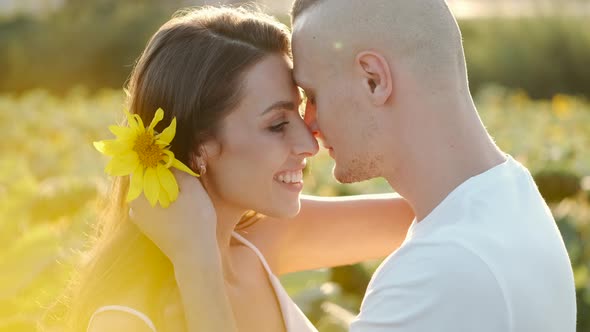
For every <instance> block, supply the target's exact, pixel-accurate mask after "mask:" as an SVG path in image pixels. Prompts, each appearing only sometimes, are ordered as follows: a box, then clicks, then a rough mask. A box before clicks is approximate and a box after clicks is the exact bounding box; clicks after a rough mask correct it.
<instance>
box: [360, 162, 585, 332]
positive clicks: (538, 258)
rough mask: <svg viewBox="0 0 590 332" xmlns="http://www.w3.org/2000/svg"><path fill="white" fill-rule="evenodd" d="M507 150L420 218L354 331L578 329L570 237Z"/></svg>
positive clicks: (378, 275)
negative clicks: (567, 245)
mask: <svg viewBox="0 0 590 332" xmlns="http://www.w3.org/2000/svg"><path fill="white" fill-rule="evenodd" d="M507 158H508V160H507V161H506V162H504V163H503V164H501V165H498V166H496V167H494V168H492V169H490V170H488V171H486V172H484V173H482V174H480V175H478V176H475V177H473V178H470V179H469V180H467V181H465V182H464V183H463V184H461V185H460V186H459V187H457V188H456V189H455V190H454V191H452V192H451V193H450V194H449V195H448V196H447V197H446V198H445V199H444V201H443V202H442V203H441V204H440V205H439V206H437V207H436V208H435V209H434V210H433V211H432V213H430V215H428V216H427V217H426V218H424V219H423V220H422V221H420V222H419V223H416V221H414V223H413V224H412V226H411V227H410V229H409V231H408V234H407V237H406V239H405V241H404V243H403V244H402V246H401V247H400V248H399V249H398V250H397V251H395V252H394V253H393V254H391V255H390V256H389V257H388V258H387V259H386V260H385V261H384V262H383V263H382V264H381V266H380V267H379V268H378V270H377V271H376V272H375V274H374V276H373V278H372V280H371V283H370V284H369V286H368V289H367V293H366V295H365V298H364V300H363V303H362V306H361V312H360V314H359V315H358V317H357V318H356V319H355V320H354V321H353V322H352V324H351V328H350V331H351V332H382V331H391V332H395V331H400V332H401V331H403V332H433V331H444V332H446V331H449V332H451V331H452V332H474V331H477V332H504V331H506V332H549V331H551V332H575V330H576V297H575V286H574V278H573V272H572V267H571V263H570V260H569V257H568V254H567V251H566V249H565V245H564V243H563V239H562V237H561V235H560V233H559V230H558V229H557V226H556V224H555V221H554V219H553V217H552V215H551V212H550V210H549V208H548V207H547V204H546V203H545V201H544V200H543V199H542V198H541V196H540V194H539V191H538V189H537V186H536V184H535V183H534V181H533V179H532V177H531V175H530V173H529V172H528V170H527V169H526V168H524V167H523V166H522V165H521V164H520V163H518V162H517V161H515V160H514V159H513V158H511V157H510V156H507Z"/></svg>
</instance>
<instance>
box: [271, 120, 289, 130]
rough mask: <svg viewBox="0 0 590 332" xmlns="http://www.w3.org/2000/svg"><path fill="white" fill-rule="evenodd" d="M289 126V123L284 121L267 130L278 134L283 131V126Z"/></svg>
mask: <svg viewBox="0 0 590 332" xmlns="http://www.w3.org/2000/svg"><path fill="white" fill-rule="evenodd" d="M288 124H289V121H284V122H281V123H279V124H278V125H276V126H272V127H269V128H268V130H270V131H272V132H273V133H280V132H282V131H283V130H284V129H285V126H286V125H288Z"/></svg>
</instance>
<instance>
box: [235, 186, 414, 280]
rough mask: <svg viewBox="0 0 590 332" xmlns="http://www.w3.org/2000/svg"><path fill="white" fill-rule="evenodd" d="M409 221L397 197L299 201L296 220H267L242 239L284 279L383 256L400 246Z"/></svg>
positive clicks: (408, 211)
mask: <svg viewBox="0 0 590 332" xmlns="http://www.w3.org/2000/svg"><path fill="white" fill-rule="evenodd" d="M413 219H414V212H413V210H412V208H411V207H410V205H409V204H408V202H407V201H406V200H405V199H403V198H401V197H400V196H399V195H396V194H376V195H358V196H348V197H330V198H325V197H315V196H302V199H301V212H300V213H299V215H297V216H296V217H295V218H293V219H288V220H278V219H273V218H269V217H267V218H265V219H263V220H261V221H260V222H258V223H256V224H254V225H252V226H251V227H249V228H248V229H247V230H245V232H244V234H243V235H244V236H245V237H247V238H248V240H250V241H252V242H253V243H254V244H255V245H256V246H257V247H258V248H259V249H260V250H261V251H262V253H263V254H264V255H265V258H266V259H267V260H268V262H269V264H270V265H271V268H272V269H273V271H274V272H275V273H276V274H285V273H290V272H296V271H303V270H309V269H316V268H321V267H333V266H338V265H346V264H353V263H358V262H361V261H365V260H369V259H374V258H381V257H385V256H387V255H389V254H390V253H391V252H393V251H394V250H395V249H397V248H398V247H399V246H400V245H401V243H402V242H403V240H404V238H405V236H406V233H407V230H408V227H409V226H410V224H411V223H412V220H413Z"/></svg>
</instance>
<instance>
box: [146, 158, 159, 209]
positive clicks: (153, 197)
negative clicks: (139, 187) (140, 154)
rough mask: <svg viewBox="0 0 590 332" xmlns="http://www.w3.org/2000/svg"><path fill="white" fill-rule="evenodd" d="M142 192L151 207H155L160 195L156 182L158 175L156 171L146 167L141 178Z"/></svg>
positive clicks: (157, 182)
mask: <svg viewBox="0 0 590 332" xmlns="http://www.w3.org/2000/svg"><path fill="white" fill-rule="evenodd" d="M143 190H144V194H145V197H146V198H147V199H148V201H149V202H150V205H151V206H152V207H154V206H156V203H157V202H158V196H159V193H160V182H159V181H158V174H157V173H156V169H155V168H152V167H148V168H147V169H146V170H145V174H144V176H143Z"/></svg>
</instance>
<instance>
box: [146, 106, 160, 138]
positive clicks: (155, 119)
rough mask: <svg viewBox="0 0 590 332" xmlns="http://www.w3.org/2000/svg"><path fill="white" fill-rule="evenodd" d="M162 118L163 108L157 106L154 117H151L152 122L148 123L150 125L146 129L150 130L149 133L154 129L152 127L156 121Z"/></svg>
mask: <svg viewBox="0 0 590 332" xmlns="http://www.w3.org/2000/svg"><path fill="white" fill-rule="evenodd" d="M163 118H164V110H163V109H161V108H158V110H157V111H156V114H154V118H153V119H152V123H150V127H149V129H148V130H149V131H150V133H151V132H152V131H153V130H154V128H155V127H156V125H157V124H158V122H160V121H162V119H163Z"/></svg>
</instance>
